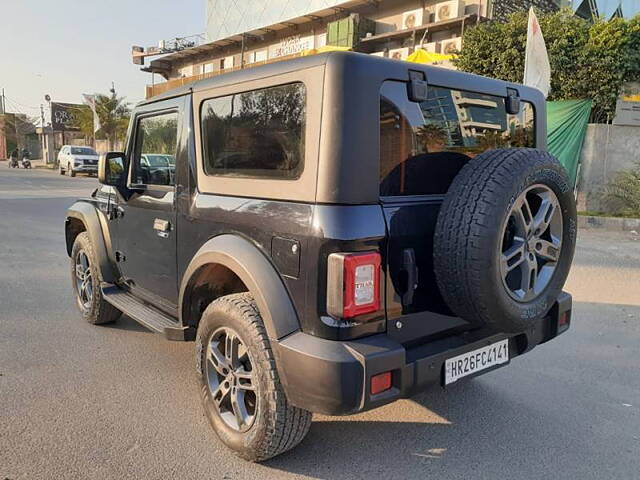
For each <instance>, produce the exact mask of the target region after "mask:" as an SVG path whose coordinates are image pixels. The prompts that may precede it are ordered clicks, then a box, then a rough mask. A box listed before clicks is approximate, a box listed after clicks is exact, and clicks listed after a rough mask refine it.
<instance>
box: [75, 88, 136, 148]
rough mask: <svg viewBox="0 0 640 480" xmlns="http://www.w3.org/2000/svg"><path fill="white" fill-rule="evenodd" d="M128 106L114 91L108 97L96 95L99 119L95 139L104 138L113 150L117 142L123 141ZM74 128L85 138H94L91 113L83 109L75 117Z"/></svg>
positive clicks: (127, 121) (128, 110) (87, 109)
mask: <svg viewBox="0 0 640 480" xmlns="http://www.w3.org/2000/svg"><path fill="white" fill-rule="evenodd" d="M130 111H131V110H130V109H129V104H128V103H127V102H126V101H125V99H124V97H119V96H118V95H117V93H116V91H115V89H113V88H112V89H111V91H110V94H109V95H104V94H101V93H99V94H97V95H96V112H97V114H98V118H99V119H100V130H98V131H97V132H95V138H106V139H107V140H108V141H109V146H110V148H115V146H116V143H117V142H118V141H119V140H124V138H125V136H126V134H127V128H128V126H129V114H130ZM76 127H78V128H79V129H80V131H81V132H82V133H83V134H84V135H85V136H87V137H93V136H94V131H93V128H94V125H93V112H92V111H91V109H89V108H86V109H85V108H83V109H82V110H81V111H80V112H78V115H76Z"/></svg>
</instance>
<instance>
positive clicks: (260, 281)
mask: <svg viewBox="0 0 640 480" xmlns="http://www.w3.org/2000/svg"><path fill="white" fill-rule="evenodd" d="M208 264H221V265H224V266H225V267H227V268H228V269H230V270H231V271H233V272H234V273H235V274H236V275H237V276H238V277H239V278H240V280H242V281H243V282H244V284H245V286H246V287H247V289H248V290H249V292H250V293H251V295H253V298H254V299H255V301H256V304H257V305H258V309H259V311H260V315H261V316H262V319H263V321H264V326H265V328H266V330H267V335H268V337H269V339H270V340H273V341H278V340H279V339H281V338H283V337H285V336H287V335H290V334H291V333H293V332H296V331H298V330H300V322H299V321H298V315H297V314H296V310H295V308H294V307H293V302H292V300H291V297H290V296H289V292H288V291H287V289H286V287H285V285H284V282H283V281H282V278H281V277H280V275H279V274H278V272H277V271H276V269H275V267H274V266H273V264H272V263H271V262H270V261H269V259H268V258H267V257H266V255H264V254H263V253H262V252H261V251H260V250H259V249H258V248H257V247H256V246H255V245H253V244H252V243H251V242H249V241H248V240H246V239H244V238H242V237H240V236H238V235H232V234H223V235H219V236H217V237H214V238H212V239H210V240H208V241H207V242H205V243H204V244H203V245H202V246H201V247H200V249H199V250H198V252H197V253H196V254H195V255H194V257H193V258H192V260H191V262H190V263H189V266H188V267H187V269H186V270H185V273H184V275H183V276H182V282H181V285H180V297H179V305H180V321H181V322H183V319H184V314H185V308H188V306H187V305H185V304H184V303H185V302H184V299H185V294H186V292H187V289H188V288H189V284H190V281H191V279H192V277H193V275H194V273H196V272H197V271H198V269H199V268H200V267H202V266H204V265H208ZM187 298H188V297H187ZM182 324H183V325H184V323H182Z"/></svg>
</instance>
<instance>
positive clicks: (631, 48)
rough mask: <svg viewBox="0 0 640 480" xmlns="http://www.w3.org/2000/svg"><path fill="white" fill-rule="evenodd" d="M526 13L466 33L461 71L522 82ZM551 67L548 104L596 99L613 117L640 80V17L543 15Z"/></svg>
mask: <svg viewBox="0 0 640 480" xmlns="http://www.w3.org/2000/svg"><path fill="white" fill-rule="evenodd" d="M527 18H528V17H527V12H526V11H523V12H518V13H514V14H513V15H511V16H510V17H509V19H508V20H507V21H506V22H486V23H481V24H479V25H477V26H475V27H472V28H469V29H467V30H466V31H465V33H464V39H463V43H462V51H461V52H460V55H459V57H458V59H457V61H456V63H457V66H458V68H459V69H460V70H464V71H467V72H471V73H477V74H479V75H484V76H488V77H493V78H499V79H501V80H506V81H509V82H515V83H521V82H522V78H523V74H524V56H525V47H526V43H527ZM538 19H539V21H540V27H541V28H542V33H543V35H544V39H545V43H546V45H547V52H548V54H549V63H550V65H551V91H550V92H549V98H548V100H571V99H581V98H588V99H592V100H593V109H594V112H596V113H597V114H599V115H598V116H602V117H606V115H607V114H608V115H609V116H611V117H612V116H613V113H614V112H615V107H616V99H617V97H618V95H619V94H620V92H621V90H622V86H623V85H624V84H625V83H626V82H631V81H638V80H639V79H640V16H637V17H635V18H634V19H631V20H624V19H622V18H615V19H613V20H610V21H604V20H596V21H595V22H593V23H592V22H589V21H587V20H584V19H582V18H579V17H576V16H575V15H574V14H573V12H572V11H571V10H569V9H563V10H560V11H557V12H554V13H549V14H542V15H540V16H539V17H538Z"/></svg>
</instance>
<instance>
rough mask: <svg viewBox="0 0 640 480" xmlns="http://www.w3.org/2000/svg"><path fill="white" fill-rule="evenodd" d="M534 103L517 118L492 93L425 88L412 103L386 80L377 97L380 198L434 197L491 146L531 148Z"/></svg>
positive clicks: (403, 87)
mask: <svg viewBox="0 0 640 480" xmlns="http://www.w3.org/2000/svg"><path fill="white" fill-rule="evenodd" d="M534 146H535V114H534V109H533V105H531V104H530V103H528V102H522V108H521V111H520V113H519V114H517V115H510V114H507V113H506V110H505V99H504V98H503V97H497V96H492V95H486V94H480V93H474V92H467V91H463V90H453V89H449V88H444V87H436V86H431V87H429V93H428V98H427V100H426V101H424V102H421V103H414V102H410V101H409V100H408V98H407V89H406V84H404V83H402V82H391V81H388V82H385V83H384V84H383V87H382V90H381V96H380V195H381V196H382V197H394V196H408V195H434V194H435V195H438V194H440V195H441V194H444V193H446V192H447V190H448V188H449V185H451V182H452V181H453V179H454V177H455V176H456V175H457V174H458V172H459V171H460V169H461V168H462V167H463V166H464V165H465V164H466V163H467V162H468V161H469V160H470V159H471V158H473V157H475V156H476V155H478V154H480V153H482V152H484V151H487V150H490V149H494V148H508V147H534Z"/></svg>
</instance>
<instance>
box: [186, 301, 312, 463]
mask: <svg viewBox="0 0 640 480" xmlns="http://www.w3.org/2000/svg"><path fill="white" fill-rule="evenodd" d="M196 365H197V374H198V380H199V384H200V392H201V396H202V402H203V406H204V410H205V413H206V414H207V417H208V418H209V421H210V423H211V425H212V426H213V429H214V430H215V432H216V434H217V435H218V437H219V438H220V440H222V442H223V443H224V444H225V445H227V447H229V448H230V449H232V450H233V451H234V452H235V453H236V454H237V455H238V456H240V457H242V458H244V459H245V460H250V461H257V462H259V461H263V460H267V459H269V458H271V457H275V456H276V455H279V454H281V453H283V452H285V451H287V450H290V449H291V448H293V447H295V446H296V445H298V444H299V443H300V442H301V441H302V440H303V439H304V437H305V436H306V434H307V432H308V431H309V427H310V426H311V412H308V411H306V410H302V409H300V408H297V407H294V406H292V405H290V404H289V402H288V400H287V398H286V396H285V393H284V390H283V388H282V385H281V384H280V380H279V377H278V372H277V370H276V365H275V359H274V356H273V352H272V350H271V346H270V344H269V339H268V338H267V333H266V330H265V327H264V324H263V322H262V318H261V317H260V313H259V312H258V309H257V307H256V304H255V302H254V300H253V298H252V297H251V295H250V294H249V293H246V292H245V293H238V294H233V295H227V296H224V297H221V298H219V299H217V300H215V301H214V302H212V303H211V304H210V305H209V306H208V307H207V309H206V310H205V311H204V313H203V315H202V319H201V321H200V325H199V326H198V334H197V337H196Z"/></svg>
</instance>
